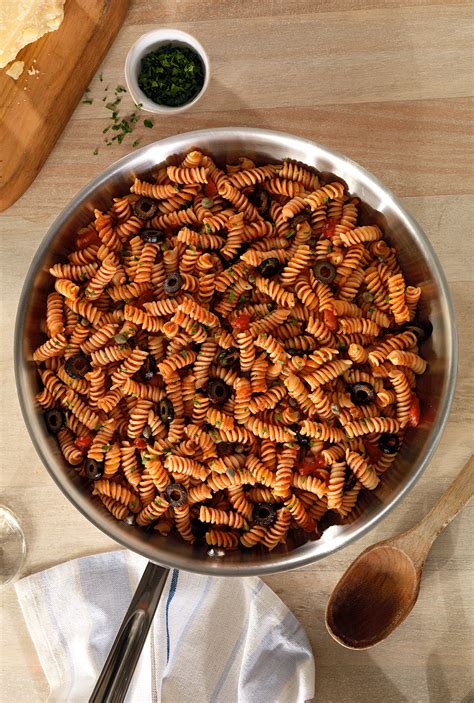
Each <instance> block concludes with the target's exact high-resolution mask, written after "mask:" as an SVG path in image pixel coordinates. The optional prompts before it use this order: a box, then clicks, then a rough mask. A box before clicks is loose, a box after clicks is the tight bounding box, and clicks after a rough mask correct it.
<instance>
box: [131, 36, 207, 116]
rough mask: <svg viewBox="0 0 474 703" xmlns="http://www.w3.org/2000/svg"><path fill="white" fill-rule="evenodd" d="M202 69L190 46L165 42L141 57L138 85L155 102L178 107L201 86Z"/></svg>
mask: <svg viewBox="0 0 474 703" xmlns="http://www.w3.org/2000/svg"><path fill="white" fill-rule="evenodd" d="M204 72H205V69H204V65H203V62H202V61H201V59H200V57H199V55H198V54H197V53H196V52H195V51H193V49H191V48H189V47H187V46H173V45H172V44H165V45H163V46H161V47H160V48H159V49H158V50H157V51H152V52H150V53H149V54H146V56H144V57H143V58H142V63H141V71H140V75H139V76H138V85H139V86H140V88H141V89H142V90H143V92H144V93H145V95H146V96H147V98H150V100H153V102H154V103H157V105H167V106H168V107H181V106H182V105H185V104H186V103H188V102H191V100H193V99H194V98H195V97H196V96H197V95H198V93H199V92H200V91H201V90H202V87H203V85H204Z"/></svg>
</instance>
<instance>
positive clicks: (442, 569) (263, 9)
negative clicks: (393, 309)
mask: <svg viewBox="0 0 474 703" xmlns="http://www.w3.org/2000/svg"><path fill="white" fill-rule="evenodd" d="M471 13H472V3H471V2H460V1H457V0H456V1H454V2H451V1H446V0H445V1H444V2H440V1H439V0H438V1H431V0H399V1H398V0H326V1H325V2H321V1H320V0H305V1H299V0H298V1H297V2H293V3H288V1H287V0H273V1H272V2H270V1H267V0H265V1H263V2H255V1H254V0H243V1H242V2H238V3H236V2H234V1H233V0H221V1H220V2H215V1H214V0H181V2H179V3H177V2H175V1H174V0H162V2H160V3H156V0H140V1H138V0H135V1H132V3H131V7H130V12H129V14H128V16H127V19H126V21H125V24H124V27H123V28H122V30H121V31H120V33H119V34H118V36H117V39H116V40H115V42H114V44H113V46H112V47H111V49H110V51H109V53H108V54H107V56H106V58H105V60H104V62H103V65H102V66H101V67H100V69H99V71H100V72H102V73H103V75H104V82H105V81H107V82H108V83H109V84H110V86H112V87H115V86H116V85H117V84H118V83H123V64H124V60H125V55H126V52H127V51H128V49H129V47H130V45H131V44H132V42H133V41H135V39H137V38H138V36H139V35H140V34H141V33H142V32H144V31H147V30H148V29H151V28H153V27H156V26H158V25H162V24H167V25H168V26H173V27H177V28H179V29H183V30H185V31H189V32H191V33H192V34H194V35H195V36H196V37H197V38H198V39H199V40H200V41H201V42H202V43H203V46H204V47H205V48H206V51H207V52H208V54H209V57H210V60H211V70H212V77H211V83H210V86H209V89H208V92H207V93H206V95H205V96H204V98H203V99H202V101H200V102H199V103H198V104H197V106H196V108H195V109H194V110H192V111H191V112H189V113H184V114H183V115H181V116H177V117H176V118H173V119H172V120H170V119H168V118H165V117H159V118H157V119H154V124H155V126H154V128H153V129H146V128H145V127H144V126H143V124H142V121H140V123H139V125H138V127H137V130H136V131H135V133H134V135H133V138H131V139H130V140H129V141H127V140H125V141H124V143H123V144H122V145H121V146H117V145H115V146H113V147H109V148H107V147H105V146H103V144H102V130H103V129H104V128H105V127H106V126H107V125H108V124H109V120H108V118H107V115H106V114H105V113H106V110H105V109H104V108H103V103H102V102H101V99H100V98H101V97H102V95H103V93H102V88H101V86H102V85H103V84H101V83H100V81H99V79H98V77H97V76H96V77H95V78H94V80H93V81H92V84H91V94H92V95H93V97H94V103H93V104H92V105H83V104H79V105H78V107H77V109H76V110H75V112H74V114H73V115H72V118H71V119H70V121H69V123H68V125H67V126H66V128H65V130H64V132H63V134H62V135H61V137H60V139H59V140H58V142H57V144H56V147H55V148H54V149H53V151H52V152H51V155H50V156H49V158H48V160H47V162H46V163H45V165H44V167H43V169H42V171H41V173H40V175H39V177H38V178H37V179H36V181H35V182H34V183H33V184H32V186H31V187H30V188H29V190H28V191H27V192H26V194H25V195H24V196H23V197H22V198H20V200H18V201H17V202H16V203H15V204H14V205H13V206H12V207H11V208H9V209H8V210H7V211H6V212H5V213H3V214H2V215H1V217H0V253H1V262H2V269H3V273H2V292H3V295H2V306H3V307H2V310H1V314H0V334H1V339H2V352H1V353H2V370H3V375H2V385H1V387H0V400H1V403H0V406H1V410H0V439H1V441H2V445H3V457H4V462H3V465H4V467H5V468H4V470H3V472H2V473H1V477H0V480H1V484H2V487H3V491H2V492H3V496H2V501H3V502H4V503H6V504H7V505H10V506H11V507H12V508H13V509H15V510H16V511H17V513H18V514H19V515H20V516H21V517H22V520H23V522H24V526H25V532H26V537H27V540H28V546H29V554H28V561H27V564H26V570H25V573H31V572H33V571H37V570H39V569H43V568H47V567H49V566H52V565H54V564H57V563H59V562H61V561H65V560H67V559H70V558H73V557H77V556H79V555H83V554H91V553H93V552H98V551H106V550H110V549H114V548H115V546H116V545H115V544H114V543H113V542H111V541H110V540H109V539H108V538H107V537H105V536H104V535H103V534H101V533H100V532H98V530H96V529H95V528H94V527H93V526H92V525H91V524H90V523H89V522H87V520H86V519H85V518H83V517H82V515H80V514H79V513H78V512H77V511H76V510H75V509H74V508H73V507H72V506H71V505H70V504H69V503H68V502H67V501H66V499H65V498H64V497H63V495H62V494H61V493H60V492H59V490H58V489H57V488H56V486H55V485H54V484H53V482H52V481H51V479H50V478H49V476H48V475H47V474H46V471H45V470H44V469H43V467H42V465H41V463H40V461H39V459H38V458H37V456H36V454H35V451H34V449H33V446H32V444H31V441H30V439H29V437H28V435H27V432H26V429H25V427H24V424H23V421H22V419H21V415H20V409H19V406H18V401H17V399H16V393H15V385H14V379H13V371H12V368H13V362H12V352H11V349H12V331H13V330H12V328H13V325H12V323H13V318H14V315H15V311H16V305H17V301H18V297H19V294H20V289H21V286H22V283H23V280H24V277H25V274H26V271H27V269H28V266H29V264H30V262H31V259H32V257H33V255H34V252H35V250H36V248H37V246H38V244H39V242H40V241H41V239H42V237H43V236H44V234H45V232H46V230H47V228H48V227H49V225H50V224H51V222H52V221H53V219H54V218H55V217H56V215H57V214H58V213H59V212H60V210H61V209H62V208H63V207H64V206H65V205H66V204H67V203H68V202H69V200H70V199H71V198H72V196H73V195H74V194H75V193H76V192H77V191H78V190H79V189H80V188H81V187H83V186H84V185H85V184H86V183H87V182H88V181H89V180H90V179H91V178H93V177H94V176H96V175H97V174H98V173H100V172H101V171H102V170H103V169H104V168H105V167H106V166H108V165H109V164H110V163H111V162H112V161H114V160H116V159H118V158H120V157H121V156H123V155H125V154H126V153H128V152H129V151H130V150H131V143H132V141H133V139H139V140H140V142H141V145H143V144H146V143H148V142H151V141H153V140H155V139H159V138H161V137H165V136H169V135H171V134H175V133H177V132H184V131H188V130H191V129H200V128H202V127H211V126H229V125H233V124H234V125H238V126H260V127H268V128H271V129H281V130H285V131H289V132H293V133H295V134H298V135H301V136H305V137H308V138H310V139H313V140H315V141H319V142H321V143H322V144H325V145H327V146H329V147H332V148H334V149H337V150H339V151H341V152H343V153H345V154H347V155H348V156H350V157H352V158H354V159H355V160H356V161H358V162H359V163H361V164H362V165H363V166H365V167H366V168H368V169H369V170H371V171H372V172H374V173H375V174H376V175H377V176H378V177H379V178H381V179H382V180H383V181H384V182H385V183H386V184H387V186H388V187H390V188H392V189H393V190H394V191H395V192H396V193H397V194H398V195H399V196H400V197H401V198H402V202H403V203H404V205H405V206H406V207H407V208H408V210H409V211H410V212H411V214H412V215H413V216H414V217H415V218H416V219H417V220H418V222H419V223H420V224H421V226H422V227H423V228H424V230H425V232H426V233H427V235H428V236H429V238H430V240H431V243H432V245H433V247H434V249H435V251H436V253H437V254H438V256H439V258H440V261H441V264H442V266H443V267H444V271H445V273H446V276H447V279H448V282H449V284H450V287H451V292H452V294H453V299H454V303H455V308H456V315H457V326H458V336H459V346H460V359H459V376H458V378H459V380H458V384H457V389H456V396H455V400H454V404H453V409H452V412H451V415H450V418H449V420H448V424H447V428H446V430H445V432H444V435H443V438H442V440H441V443H440V446H439V448H438V450H437V452H436V454H435V456H434V459H433V460H432V462H431V465H430V467H429V468H428V469H427V471H426V473H425V474H424V475H423V476H422V477H421V479H420V480H419V482H418V483H417V485H416V486H415V487H414V488H413V490H412V491H411V492H410V493H409V495H408V496H406V498H405V499H404V500H403V501H402V502H401V503H400V504H399V505H398V506H397V508H396V509H395V510H394V511H393V512H392V513H390V515H388V516H387V517H386V518H385V519H384V521H383V522H382V523H380V524H379V525H378V526H377V528H375V529H374V530H373V531H372V532H371V533H370V534H368V535H366V536H364V537H363V538H362V539H360V540H359V541H358V542H357V543H356V544H352V545H350V546H348V547H347V548H346V549H344V550H343V551H341V552H337V553H336V554H333V555H331V556H330V557H328V558H327V559H324V560H323V561H320V562H318V563H316V564H313V565H311V566H309V567H306V568H305V569H301V570H298V571H293V572H288V573H284V574H276V575H274V576H269V577H267V578H266V579H265V581H266V582H267V583H268V584H269V585H270V586H271V587H272V588H273V589H274V590H275V591H276V592H277V594H278V595H279V596H280V597H281V598H282V599H283V600H284V601H285V603H287V605H288V606H289V607H290V608H291V609H292V610H293V612H294V613H295V615H296V616H297V617H298V618H299V619H300V620H301V622H302V623H303V625H304V627H305V629H306V632H307V633H308V636H309V638H310V641H311V643H312V645H313V649H314V652H315V661H316V700H317V701H324V702H325V703H341V702H342V703H346V702H347V703H366V701H374V703H379V701H380V702H382V701H383V702H384V703H401V702H405V701H407V702H409V703H451V702H456V703H460V702H461V701H464V703H467V701H468V700H469V695H470V691H471V690H472V685H473V682H472V677H471V673H470V672H471V665H472V627H473V625H474V621H473V620H474V619H473V614H474V609H473V604H472V583H473V568H472V566H473V560H472V530H473V513H474V511H473V508H472V505H470V506H467V507H466V509H465V510H464V511H463V513H462V514H461V515H460V516H459V517H458V518H457V519H456V521H455V522H454V523H453V524H452V525H450V526H449V527H448V528H447V530H446V531H445V532H444V533H443V535H441V536H440V538H439V539H438V540H437V541H436V543H435V545H434V546H433V549H432V551H431V553H430V556H429V557H428V560H427V562H426V565H425V570H424V578H423V585H422V588H421V591H420V595H419V599H418V602H417V605H416V607H415V608H414V610H413V612H412V613H411V615H410V617H409V618H408V619H407V620H406V622H405V623H403V625H401V627H400V628H399V629H398V630H397V632H395V633H394V634H393V635H392V636H391V637H390V639H388V640H387V641H386V642H384V643H382V644H381V645H379V646H377V647H375V648H374V649H373V650H371V651H370V652H351V651H348V650H345V649H343V648H342V647H341V646H340V645H338V644H337V643H336V642H334V641H333V640H332V639H331V638H330V636H329V635H328V634H327V632H326V629H325V627H324V611H325V608H326V603H327V600H328V597H329V594H330V593H331V590H332V588H333V587H334V586H335V584H336V583H337V581H338V580H339V578H340V576H341V575H342V573H343V572H344V571H345V569H346V568H347V567H348V565H349V564H350V562H351V561H352V560H353V559H354V558H355V557H356V556H357V555H358V554H359V553H360V552H361V551H362V550H363V549H365V548H366V547H368V546H369V545H370V544H373V543H374V542H377V541H379V540H382V539H386V538H389V537H391V536H393V535H394V534H397V533H399V532H401V531H404V530H406V529H408V528H410V527H411V526H412V525H413V524H414V523H415V522H416V521H417V519H418V518H419V517H420V516H421V515H423V514H424V513H426V512H427V511H428V510H429V508H430V507H431V506H432V505H433V503H434V502H435V500H436V498H438V497H439V496H440V495H441V493H442V492H443V491H444V490H445V489H446V488H447V486H448V485H449V483H450V481H451V480H452V479H453V478H454V476H455V475H456V473H457V472H458V471H459V470H460V468H461V467H462V466H463V464H464V463H465V461H466V459H467V458H468V457H469V455H470V454H471V453H472V446H473V442H472V422H473V419H474V411H473V408H474V404H473V371H472V369H473V366H474V363H473V362H474V358H473V353H472V348H473V342H474V340H473V330H472V315H473V302H472V301H473V299H474V286H473V272H472V263H471V262H472V255H473V247H472V237H471V236H470V235H471V233H472V223H473V221H474V198H473V197H472V191H473V185H474V181H473V174H472V158H471V156H470V155H469V150H470V148H471V145H470V137H471V127H470V120H471V119H472V100H471V98H472V93H471V88H472V86H471V80H470V76H469V72H470V71H471V59H470V57H469V50H470V43H471V38H470V37H469V36H468V32H467V30H468V29H469V27H468V24H469V22H470V21H471V20H470V16H471ZM282 32H283V33H284V37H285V41H284V42H283V41H282ZM334 32H336V35H337V38H338V45H337V47H334V40H333V33H334ZM302 37H304V41H303V40H302ZM362 37H363V41H362ZM329 46H331V51H329V50H328V47H329ZM430 47H431V48H430ZM244 49H245V50H244ZM436 51H438V52H441V54H442V57H443V59H442V60H441V59H440V55H441V54H438V56H436ZM382 57H385V58H384V60H383V61H382V60H381V59H382ZM331 58H332V60H330V59H331ZM289 71H291V73H288V72H289ZM401 72H405V73H404V75H401ZM289 75H291V80H290V78H289ZM413 86H418V87H419V90H416V89H415V88H414V87H413ZM344 91H345V92H344ZM123 102H124V111H125V110H127V109H128V110H131V109H132V108H133V106H132V102H131V101H130V100H128V103H127V101H126V100H124V101H123ZM95 147H99V154H98V155H97V156H93V154H92V152H93V150H94V148H95ZM1 598H2V601H3V605H4V608H3V612H2V616H1V617H2V624H1V628H2V633H3V642H2V647H3V651H2V654H3V656H2V657H1V660H2V662H1V666H2V667H3V669H2V680H1V681H0V690H2V691H3V697H4V698H5V700H8V701H9V702H10V703H23V702H24V701H25V700H28V701H30V702H31V703H40V702H42V701H44V700H46V697H47V684H46V682H45V680H44V676H43V674H42V671H41V667H40V666H39V662H38V660H37V657H36V654H35V652H34V649H33V646H32V644H31V641H30V639H29V636H28V632H27V630H26V627H25V624H24V622H23V619H22V615H21V612H20V609H19V606H18V602H17V600H16V597H15V593H14V591H13V589H12V588H8V589H6V590H5V591H4V592H3V593H2V595H1ZM289 703H293V702H292V701H290V702H289Z"/></svg>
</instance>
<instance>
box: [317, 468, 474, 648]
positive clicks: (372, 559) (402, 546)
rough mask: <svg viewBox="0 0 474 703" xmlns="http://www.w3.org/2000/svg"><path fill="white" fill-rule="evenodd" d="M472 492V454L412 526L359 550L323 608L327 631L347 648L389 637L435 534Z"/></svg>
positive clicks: (416, 586)
mask: <svg viewBox="0 0 474 703" xmlns="http://www.w3.org/2000/svg"><path fill="white" fill-rule="evenodd" d="M473 493H474V457H471V458H470V459H469V461H468V462H467V464H466V465H465V466H464V468H463V469H462V471H461V472H460V474H459V475H458V477H457V478H456V479H455V480H454V481H453V483H452V484H451V485H450V487H449V488H448V490H447V491H446V492H445V493H444V494H443V495H442V496H441V498H440V499H439V500H438V502H437V503H436V504H435V505H434V507H433V508H432V509H431V510H430V512H429V513H428V515H426V517H424V518H423V519H422V520H421V521H420V522H419V523H418V524H417V525H415V527H413V528H412V529H411V530H408V532H404V533H403V534H402V535H399V536H398V537H395V538H393V539H388V540H385V541H384V542H379V543H378V544H374V545H373V546H372V547H369V548H368V549H366V550H365V551H364V552H362V554H360V555H359V556H358V557H357V559H356V560H355V561H354V562H353V563H352V564H351V566H350V567H349V568H348V569H347V571H346V572H345V574H344V575H343V576H342V578H341V579H340V581H339V583H338V584H337V585H336V587H335V589H334V591H333V592H332V594H331V597H330V599H329V603H328V607H327V610H326V627H327V629H328V631H329V634H330V635H331V636H332V637H333V638H334V639H335V640H336V641H337V642H339V644H342V645H343V646H344V647H348V648H349V649H367V648H368V647H372V646H373V645H374V644H377V643H378V642H381V641H382V640H384V639H385V638H386V637H388V636H389V635H390V634H391V633H392V632H393V631H394V630H395V629H396V628H397V627H398V626H399V625H400V623H401V622H403V620H405V618H406V617H407V615H408V614H409V612H410V611H411V609H412V608H413V606H414V605H415V603H416V599H417V598H418V591H419V590H420V581H421V574H422V572H423V566H424V563H425V559H426V557H427V556H428V553H429V551H430V549H431V546H432V544H433V542H434V541H435V539H436V538H437V537H438V535H439V534H440V533H441V532H442V530H444V528H445V527H446V526H447V525H448V524H449V523H450V522H451V520H452V519H453V518H454V517H455V516H456V515H457V513H458V512H459V511H460V510H461V508H462V507H463V505H464V504H465V503H467V501H468V500H469V498H471V496H472V495H473Z"/></svg>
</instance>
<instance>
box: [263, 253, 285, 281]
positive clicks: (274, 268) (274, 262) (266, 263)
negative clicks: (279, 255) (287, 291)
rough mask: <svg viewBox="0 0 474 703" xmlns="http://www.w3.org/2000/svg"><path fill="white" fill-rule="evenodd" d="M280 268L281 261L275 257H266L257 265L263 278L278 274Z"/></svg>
mask: <svg viewBox="0 0 474 703" xmlns="http://www.w3.org/2000/svg"><path fill="white" fill-rule="evenodd" d="M280 268H281V264H280V262H279V261H278V259H276V258H274V257H270V258H268V259H264V260H263V261H261V262H260V263H259V265H258V266H257V269H258V270H259V272H260V274H261V276H262V278H272V277H273V276H276V275H277V273H279V271H280Z"/></svg>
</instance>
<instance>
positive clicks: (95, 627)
mask: <svg viewBox="0 0 474 703" xmlns="http://www.w3.org/2000/svg"><path fill="white" fill-rule="evenodd" d="M89 559H93V560H94V562H93V566H92V569H91V564H90V563H89ZM78 564H79V574H80V580H81V588H82V592H83V594H84V600H85V601H86V603H88V605H89V610H90V619H91V622H92V629H91V633H90V641H89V646H90V648H91V653H92V656H93V658H94V663H95V666H96V668H97V671H99V670H100V669H101V667H102V666H103V664H104V662H105V660H106V658H107V655H108V653H109V650H110V647H111V646H112V643H113V641H114V639H115V636H116V635H117V632H118V631H119V627H120V625H121V623H122V619H123V617H124V615H125V613H126V612H127V610H128V607H129V605H130V601H131V600H132V588H131V585H130V576H129V572H128V565H127V560H126V556H125V552H124V551H120V552H110V553H105V554H101V556H100V559H98V558H96V557H89V558H88V557H84V558H82V559H79V561H78ZM91 571H92V578H91ZM97 584H102V585H103V587H100V588H97ZM112 584H113V590H111V589H110V586H111V585H112Z"/></svg>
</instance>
